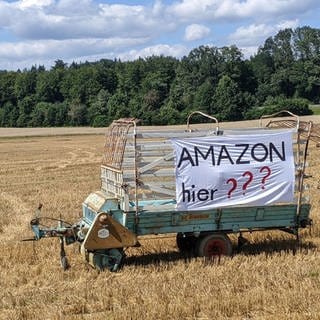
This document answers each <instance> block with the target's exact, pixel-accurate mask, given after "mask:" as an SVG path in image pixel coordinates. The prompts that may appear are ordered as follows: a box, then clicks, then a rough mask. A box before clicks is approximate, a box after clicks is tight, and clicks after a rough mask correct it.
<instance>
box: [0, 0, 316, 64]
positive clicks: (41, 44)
mask: <svg viewBox="0 0 320 320" xmlns="http://www.w3.org/2000/svg"><path fill="white" fill-rule="evenodd" d="M319 12H320V1H319V0H303V1H301V0H176V1H169V0H155V1H143V0H140V1H139V0H134V1H124V0H118V1H117V0H112V1H107V0H21V1H12V0H11V1H2V0H0V70H17V69H18V68H19V69H24V68H27V69H30V68H31V66H33V65H44V66H45V67H46V68H48V69H49V68H50V67H51V66H53V65H54V62H55V61H56V60H58V59H61V60H63V61H64V62H66V63H71V62H73V61H76V62H84V61H95V60H99V59H101V58H107V59H114V58H120V59H121V60H134V59H137V58H139V57H147V56H150V55H160V54H162V55H169V56H175V57H177V58H180V57H182V56H184V55H187V54H188V53H189V52H190V50H192V49H193V48H196V47H198V46H199V45H212V46H217V47H221V46H228V45H231V44H235V45H236V46H237V47H239V48H240V49H241V50H242V52H243V54H244V56H245V57H249V56H250V55H253V54H254V53H255V52H256V50H257V48H258V46H259V45H262V44H263V42H264V40H265V39H266V38H267V37H269V36H272V35H275V34H276V33H277V32H278V31H279V30H280V29H283V28H286V27H289V28H293V29H294V28H296V27H299V26H304V25H309V26H311V27H314V28H320V22H319V21H320V14H319Z"/></svg>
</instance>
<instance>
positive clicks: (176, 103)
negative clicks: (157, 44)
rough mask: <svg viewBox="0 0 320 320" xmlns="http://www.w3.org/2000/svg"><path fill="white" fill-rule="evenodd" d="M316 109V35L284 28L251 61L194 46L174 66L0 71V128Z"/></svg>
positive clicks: (58, 64)
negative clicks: (197, 111) (195, 113)
mask: <svg viewBox="0 0 320 320" xmlns="http://www.w3.org/2000/svg"><path fill="white" fill-rule="evenodd" d="M319 103H320V29H315V28H311V27H308V26H304V27H298V28H296V29H294V30H293V29H284V30H281V31H279V32H278V33H277V34H276V35H275V36H272V37H269V38H267V39H266V40H265V42H264V44H263V45H261V46H260V47H259V49H258V51H257V53H256V54H255V55H254V56H251V57H250V58H244V55H243V54H242V52H241V50H240V49H239V48H237V47H236V46H234V45H232V46H226V47H222V48H218V47H214V46H200V47H198V48H195V49H193V50H191V51H190V53H189V54H188V56H184V57H183V58H181V59H177V58H174V57H165V56H151V57H148V58H144V59H143V58H140V59H138V60H135V61H126V62H123V61H120V60H117V59H115V60H108V59H102V60H100V61H97V62H83V63H75V62H73V63H71V64H69V65H68V64H67V63H65V62H64V61H62V60H56V61H55V64H54V66H52V67H51V68H50V70H46V69H45V67H44V66H33V67H31V69H25V70H22V71H21V70H17V71H6V70H0V126H1V127H45V126H88V125H89V126H96V127H98V126H107V125H109V124H110V123H111V122H112V120H113V119H118V118H121V117H135V118H139V119H141V120H142V124H143V125H158V124H163V125H164V124H179V123H185V121H186V117H187V115H188V114H189V113H190V112H192V111H194V110H200V111H203V112H206V113H208V114H211V115H214V116H216V117H217V118H218V119H219V120H220V121H236V120H244V119H254V118H257V117H259V116H260V115H261V114H262V113H266V112H267V113H271V112H275V111H278V110H282V109H287V110H290V111H292V112H294V113H296V114H300V115H304V114H311V113H312V111H311V110H310V108H309V105H310V104H319Z"/></svg>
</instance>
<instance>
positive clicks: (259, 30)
mask: <svg viewBox="0 0 320 320" xmlns="http://www.w3.org/2000/svg"><path fill="white" fill-rule="evenodd" d="M274 30H275V28H274V27H273V26H268V25H266V24H257V25H256V24H251V25H249V26H246V27H239V28H238V29H237V30H236V31H235V32H234V33H232V34H231V35H230V36H229V41H231V42H234V43H237V44H238V45H240V46H252V45H253V44H257V43H260V42H261V41H263V40H265V39H266V38H267V37H269V36H270V35H271V34H272V33H273V32H274Z"/></svg>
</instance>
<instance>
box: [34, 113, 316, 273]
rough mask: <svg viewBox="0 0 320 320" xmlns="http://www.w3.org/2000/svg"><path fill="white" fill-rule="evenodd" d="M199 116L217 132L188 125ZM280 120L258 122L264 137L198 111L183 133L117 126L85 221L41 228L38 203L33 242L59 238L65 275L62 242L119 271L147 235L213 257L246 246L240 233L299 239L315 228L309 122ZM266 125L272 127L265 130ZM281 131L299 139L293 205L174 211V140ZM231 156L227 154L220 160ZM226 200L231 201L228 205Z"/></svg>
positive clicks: (127, 123) (131, 122)
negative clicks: (309, 189)
mask: <svg viewBox="0 0 320 320" xmlns="http://www.w3.org/2000/svg"><path fill="white" fill-rule="evenodd" d="M194 116H197V117H206V118H209V119H211V120H213V121H214V122H213V126H214V127H215V128H214V129H212V123H210V124H202V125H194V124H192V125H191V124H190V122H191V117H194ZM276 116H278V114H275V115H272V117H271V118H270V119H269V120H264V119H261V120H260V122H261V124H260V128H259V131H256V129H245V130H243V129H242V130H241V129H239V130H237V129H232V130H228V129H226V130H223V129H222V128H220V127H219V123H218V121H217V119H216V118H214V117H211V116H208V115H206V114H204V113H202V112H193V113H192V114H191V115H190V116H189V117H188V120H187V126H186V127H184V128H182V127H181V126H167V127H158V128H157V127H153V128H152V129H151V130H147V129H145V128H143V127H139V126H137V123H138V121H137V120H136V119H133V118H132V119H131V118H130V119H119V120H116V121H114V122H113V123H112V124H111V125H110V126H109V127H108V129H107V133H106V139H105V146H104V154H103V162H102V165H101V177H100V178H101V189H100V190H99V191H96V192H94V193H91V194H90V195H89V196H88V197H87V198H86V199H85V201H84V202H83V204H82V218H81V220H80V221H79V222H77V223H75V224H73V225H68V224H66V223H65V222H64V221H63V220H60V219H58V220H59V223H58V226H53V227H48V226H47V225H43V220H42V219H44V218H42V217H41V206H42V205H39V208H38V211H37V213H36V216H35V218H34V219H32V220H31V222H30V224H31V228H32V230H33V232H34V235H35V236H34V238H33V239H29V240H39V239H41V238H47V237H58V238H59V239H60V245H61V252H60V255H61V264H62V266H63V268H64V269H66V268H67V267H68V261H67V258H66V255H65V250H64V244H67V245H68V244H71V243H74V242H79V243H80V244H81V253H82V255H83V257H84V258H85V260H86V261H88V262H89V263H90V264H91V265H92V266H93V267H95V268H97V269H99V270H103V269H109V270H110V271H117V270H118V269H119V268H120V266H121V265H122V263H123V260H124V257H125V250H126V248H128V247H133V246H139V245H140V243H139V239H140V238H141V237H143V236H146V235H161V234H176V241H177V247H178V248H179V250H180V251H181V252H189V253H192V254H195V255H196V256H204V257H209V258H214V257H216V256H219V257H220V256H221V255H231V254H232V243H231V241H230V238H229V236H228V234H238V235H239V238H238V244H241V242H242V241H243V240H244V238H243V237H242V233H243V232H253V231H262V230H272V229H274V230H281V231H285V232H289V233H291V234H293V235H295V236H296V237H297V239H298V235H299V229H300V228H305V227H306V226H308V225H310V224H311V219H310V218H309V213H310V204H309V200H308V198H307V197H305V196H304V194H303V190H304V178H305V168H306V165H307V151H308V144H309V139H310V137H312V122H304V121H300V119H299V117H297V116H295V115H293V114H291V113H289V117H285V118H283V117H282V118H277V117H276ZM211 120H210V121H211ZM263 121H268V122H267V123H266V125H265V126H264V127H262V122H263ZM283 128H287V130H288V128H289V129H290V130H292V132H293V135H294V139H293V145H292V152H293V156H294V170H295V173H294V175H295V183H294V198H293V201H290V202H287V203H286V202H284V203H274V204H267V205H265V204H264V205H250V204H249V205H245V204H240V203H241V202H239V204H237V203H236V204H233V205H224V206H223V207H214V206H213V207H212V208H209V209H203V208H200V209H197V208H196V209H191V210H189V209H186V210H181V209H179V208H178V207H177V197H176V174H175V171H176V169H177V168H175V153H174V150H173V145H172V143H171V139H174V138H178V139H182V140H184V139H185V140H186V141H188V139H190V138H199V137H200V138H201V137H206V139H209V140H210V139H212V141H215V139H217V138H219V139H220V140H221V139H222V140H223V139H224V138H225V139H227V137H228V136H229V135H241V136H242V137H243V136H248V137H250V136H254V135H255V136H257V132H258V134H259V135H261V136H263V134H265V133H267V132H274V131H273V130H276V131H277V132H281V130H285V129H283ZM260 149H261V148H260ZM274 151H277V150H274ZM277 152H278V156H279V151H277ZM220 156H221V153H220ZM259 157H260V156H259ZM207 158H208V153H207V154H202V160H207ZM227 158H228V156H227V155H224V156H223V157H222V159H220V160H221V161H225V160H228V159H227ZM260 172H262V171H260ZM262 173H263V172H262ZM267 173H268V172H267ZM243 177H245V174H244V175H243ZM249 178H250V177H249ZM251 178H252V177H251ZM266 178H267V177H266ZM251 180H252V179H251ZM250 182H251V181H250ZM227 183H229V184H230V186H231V187H235V185H234V184H233V183H237V181H236V180H235V179H234V180H232V179H229V180H228V181H227ZM230 191H231V189H230V190H229V198H230ZM184 192H185V193H186V191H185V190H184ZM195 195H196V194H195V193H193V194H192V193H191V191H190V193H189V194H185V195H184V197H188V198H189V199H188V200H189V201H191V202H192V200H195V199H194V197H195ZM197 195H198V197H200V198H201V199H205V200H207V198H209V197H210V192H209V191H208V192H205V191H201V190H198V194H197ZM211 200H212V199H211ZM226 201H227V202H228V201H230V203H232V201H231V199H227V200H226Z"/></svg>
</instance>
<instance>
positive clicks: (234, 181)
mask: <svg viewBox="0 0 320 320" xmlns="http://www.w3.org/2000/svg"><path fill="white" fill-rule="evenodd" d="M229 182H232V185H233V186H232V188H231V189H230V190H229V192H228V198H231V193H232V192H233V191H234V190H235V189H236V188H237V185H238V183H237V180H236V179H234V178H230V179H229V180H228V181H227V184H229Z"/></svg>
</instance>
